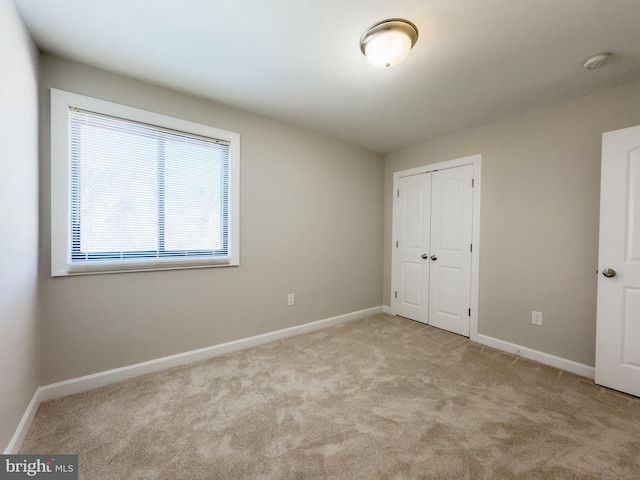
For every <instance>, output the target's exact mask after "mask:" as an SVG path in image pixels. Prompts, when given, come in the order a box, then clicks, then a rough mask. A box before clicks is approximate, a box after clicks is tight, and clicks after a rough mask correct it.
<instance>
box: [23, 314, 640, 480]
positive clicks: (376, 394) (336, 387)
mask: <svg viewBox="0 0 640 480" xmlns="http://www.w3.org/2000/svg"><path fill="white" fill-rule="evenodd" d="M22 453H40V454H46V453H77V454H79V471H80V478H82V479H87V480H107V479H108V480H119V479H171V480H175V479H249V478H255V479H258V478H260V479H316V478H318V479H322V478H333V479H349V480H352V479H382V478H384V479H404V478H416V479H449V478H450V479H465V478H470V479H476V478H477V479H503V478H504V479H510V478H518V479H525V478H526V479H573V478H585V479H586V478H593V479H618V480H619V479H638V478H640V399H637V398H634V397H629V396H626V395H622V394H619V393H616V392H613V391H610V390H607V389H604V388H601V387H598V386H596V385H595V384H594V383H593V382H592V381H590V380H588V379H585V378H582V377H578V376H576V375H573V374H570V373H567V372H563V371H560V370H556V369H554V368H551V367H547V366H544V365H540V364H537V363H533V362H529V361H526V360H523V359H520V358H517V357H514V356H511V355H508V354H505V353H501V352H499V351H497V350H493V349H491V348H487V347H483V346H481V345H479V344H475V343H473V342H470V341H469V340H467V339H465V338H463V337H460V336H457V335H453V334H450V333H447V332H444V331H442V330H438V329H435V328H432V327H427V326H424V325H422V324H420V323H416V322H411V321H409V320H405V319H402V318H398V317H392V316H388V315H376V316H372V317H367V318H363V319H361V320H356V321H353V322H350V323H347V324H344V325H341V326H337V327H332V328H329V329H326V330H322V331H319V332H315V333H311V334H307V335H302V336H298V337H293V338H289V339H286V340H283V341H278V342H274V343H270V344H267V345H263V346H260V347H255V348H251V349H248V350H243V351H240V352H236V353H233V354H229V355H225V356H223V357H218V358H215V359H212V360H208V361H205V362H200V363H196V364H192V365H189V366H186V367H180V368H175V369H172V370H167V371H164V372H159V373H155V374H151V375H146V376H144V377H139V378H136V379H132V380H128V381H126V382H122V383H119V384H115V385H111V386H108V387H104V388H100V389H97V390H93V391H91V392H87V393H83V394H79V395H73V396H69V397H66V398H62V399H58V400H54V401H51V402H47V403H44V404H42V406H41V407H40V410H39V411H38V414H37V416H36V418H35V420H34V422H33V425H32V427H31V430H30V431H29V434H28V435H27V438H26V441H25V443H24V446H23V448H22Z"/></svg>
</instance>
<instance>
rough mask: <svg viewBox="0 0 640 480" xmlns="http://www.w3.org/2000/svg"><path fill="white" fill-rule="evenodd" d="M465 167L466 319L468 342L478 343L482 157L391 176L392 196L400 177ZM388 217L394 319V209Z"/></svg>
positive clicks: (477, 156) (394, 173)
mask: <svg viewBox="0 0 640 480" xmlns="http://www.w3.org/2000/svg"><path fill="white" fill-rule="evenodd" d="M464 165H473V179H474V185H473V213H472V220H471V222H472V226H471V228H472V243H473V251H472V252H471V299H470V303H471V305H470V307H471V316H470V317H469V339H470V340H472V341H474V342H477V341H478V291H479V284H480V189H481V185H482V182H481V175H480V173H481V168H482V155H481V154H476V155H470V156H468V157H462V158H456V159H453V160H446V161H443V162H438V163H431V164H428V165H423V166H421V167H415V168H410V169H407V170H400V171H397V172H393V192H395V191H396V190H397V189H398V181H399V179H400V178H402V177H408V176H411V175H420V174H422V173H430V172H433V171H435V170H445V169H448V168H455V167H462V166H464ZM392 198H393V203H395V198H396V197H395V195H393V196H392ZM391 211H392V214H391V297H390V298H391V301H390V302H389V303H391V307H390V313H391V314H392V315H395V314H396V313H395V311H394V302H393V292H394V290H395V289H394V287H395V285H394V283H393V264H394V262H395V261H396V249H395V248H394V246H393V242H394V240H393V239H394V238H395V231H394V223H395V222H394V218H393V205H392V209H391Z"/></svg>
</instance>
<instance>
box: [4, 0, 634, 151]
mask: <svg viewBox="0 0 640 480" xmlns="http://www.w3.org/2000/svg"><path fill="white" fill-rule="evenodd" d="M16 4H17V5H18V8H19V10H20V12H21V13H22V15H23V17H24V19H25V22H26V24H27V26H28V28H29V30H30V31H31V33H32V35H33V37H34V39H35V41H36V43H37V44H38V46H39V47H40V48H41V49H42V50H43V51H45V52H49V53H53V54H56V55H59V56H63V57H66V58H70V59H72V60H76V61H79V62H82V63H86V64H89V65H93V66H96V67H100V68H103V69H106V70H110V71H113V72H117V73H120V74H123V75H127V76H130V77H134V78H138V79H141V80H145V81H147V82H151V83H155V84H159V85H163V86H166V87H169V88H172V89H175V90H179V91H183V92H187V93H192V94H196V95H200V96H203V97H207V98H210V99H213V100H216V101H218V102H222V103H225V104H228V105H232V106H235V107H239V108H242V109H245V110H248V111H251V112H255V113H259V114H262V115H265V116H268V117H271V118H275V119H279V120H282V121H285V122H288V123H291V124H295V125H300V126H303V127H307V128H310V129H313V130H318V131H321V132H325V133H328V134H330V135H333V136H335V137H338V138H342V139H344V140H346V141H348V142H350V143H352V144H355V145H361V146H364V147H366V148H369V149H371V150H375V151H379V152H388V151H392V150H395V149H397V148H400V147H403V146H407V145H410V144H413V143H417V142H420V141H423V140H428V139H431V138H435V137H439V136H442V135H445V134H448V133H452V132H455V131H459V130H462V129H466V128H470V127H474V126H477V125H481V124H485V123H488V122H491V121H494V120H497V119H499V118H503V117H506V116H509V115H514V114H517V113H520V112H524V111H527V110H532V109H535V108H538V107H542V106H545V105H549V104H551V103H555V102H558V101H562V100H566V99H570V98H573V97H577V96H580V95H583V94H586V93H590V92H594V91H597V90H601V89H604V88H608V87H611V86H615V85H620V84H623V83H627V82H630V81H633V80H636V79H640V0H108V1H100V0H16ZM391 17H401V18H406V19H408V20H410V21H412V22H413V23H415V24H416V26H417V27H418V30H419V32H420V36H419V39H418V43H417V44H416V46H415V47H414V49H413V51H412V52H411V54H410V55H409V57H408V58H407V60H406V61H405V62H404V63H402V64H400V65H398V66H397V67H394V68H391V69H387V70H381V69H377V68H374V67H372V66H370V65H369V64H368V62H367V61H366V59H365V58H364V57H363V56H362V54H361V52H360V48H359V43H358V42H359V39H360V36H361V35H362V32H363V31H364V30H365V29H366V28H367V27H369V26H370V25H371V24H373V23H376V22H378V21H380V20H384V19H386V18H391ZM601 52H611V53H612V54H613V55H614V56H613V59H612V61H611V62H610V64H608V65H607V66H605V67H603V68H602V69H600V70H594V71H587V70H583V69H582V63H583V62H584V61H585V60H586V59H587V58H588V57H589V56H591V55H593V54H596V53H601Z"/></svg>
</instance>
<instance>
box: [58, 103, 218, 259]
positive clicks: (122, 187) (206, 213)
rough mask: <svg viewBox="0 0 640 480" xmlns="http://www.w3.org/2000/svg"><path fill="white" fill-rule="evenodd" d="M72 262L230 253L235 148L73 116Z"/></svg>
mask: <svg viewBox="0 0 640 480" xmlns="http://www.w3.org/2000/svg"><path fill="white" fill-rule="evenodd" d="M70 122H71V123H70V127H71V128H70V131H71V134H70V142H71V143H70V147H71V189H70V190H71V192H70V193H71V262H72V264H73V263H84V264H86V263H87V262H109V261H110V260H111V261H113V260H118V261H121V260H122V259H131V260H132V261H134V260H136V259H137V260H142V261H144V260H145V259H147V260H150V259H159V258H165V259H170V258H189V257H197V258H203V257H205V258H206V257H210V258H225V257H228V256H229V255H230V251H229V245H230V242H229V222H230V218H229V198H230V197H229V195H230V192H229V144H228V142H225V141H220V140H215V139H210V138H205V137H198V136H195V135H190V134H186V133H183V132H178V131H174V130H168V129H164V128H158V127H154V126H150V125H145V124H142V123H137V122H132V121H129V120H122V119H119V118H114V117H109V116H105V115H99V114H95V113H91V112H87V111H82V110H79V109H73V108H72V109H70Z"/></svg>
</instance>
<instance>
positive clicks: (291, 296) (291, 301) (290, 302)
mask: <svg viewBox="0 0 640 480" xmlns="http://www.w3.org/2000/svg"><path fill="white" fill-rule="evenodd" d="M295 304H296V295H295V293H290V294H289V295H287V305H295Z"/></svg>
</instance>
